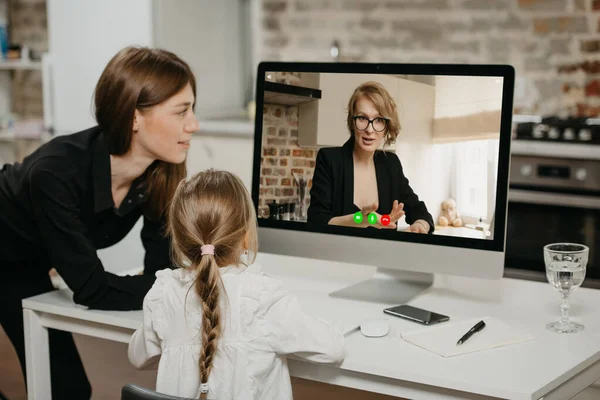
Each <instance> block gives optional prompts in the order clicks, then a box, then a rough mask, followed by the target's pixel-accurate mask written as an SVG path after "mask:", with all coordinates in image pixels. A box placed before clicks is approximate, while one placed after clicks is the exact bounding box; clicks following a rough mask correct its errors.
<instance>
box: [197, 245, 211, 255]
mask: <svg viewBox="0 0 600 400" xmlns="http://www.w3.org/2000/svg"><path fill="white" fill-rule="evenodd" d="M205 254H212V255H214V254H215V246H213V245H212V244H205V245H204V246H202V247H200V255H205Z"/></svg>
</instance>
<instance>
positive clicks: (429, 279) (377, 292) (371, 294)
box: [329, 268, 433, 305]
mask: <svg viewBox="0 0 600 400" xmlns="http://www.w3.org/2000/svg"><path fill="white" fill-rule="evenodd" d="M432 284H433V274H431V273H426V272H409V271H398V270H394V269H385V268H377V271H376V272H375V274H374V275H373V277H372V278H371V279H367V280H366V281H362V282H359V283H357V284H355V285H352V286H348V287H345V288H343V289H340V290H337V291H335V292H331V293H330V294H329V295H330V296H331V297H340V298H345V299H351V300H362V301H370V302H376V303H387V304H390V305H399V304H405V303H407V302H409V301H410V300H411V299H412V298H414V297H416V296H417V295H419V294H421V293H422V292H423V291H425V290H426V289H428V288H429V287H431V285H432Z"/></svg>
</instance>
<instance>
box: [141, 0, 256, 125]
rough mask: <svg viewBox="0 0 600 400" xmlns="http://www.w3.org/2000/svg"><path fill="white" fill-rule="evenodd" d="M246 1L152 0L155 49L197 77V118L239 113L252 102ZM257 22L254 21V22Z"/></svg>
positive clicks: (251, 14)
mask: <svg viewBox="0 0 600 400" xmlns="http://www.w3.org/2000/svg"><path fill="white" fill-rule="evenodd" d="M253 3H256V1H249V0H219V1H208V0H177V2H176V5H175V3H174V2H173V1H172V0H154V10H153V12H154V17H153V32H154V45H155V46H156V47H160V48H164V49H167V50H170V51H172V52H174V53H175V54H177V55H178V56H179V57H181V58H182V59H183V60H185V61H186V62H187V63H188V64H189V65H190V67H191V68H192V70H193V71H194V74H195V75H196V82H197V87H198V90H197V98H196V112H197V115H198V116H199V118H207V117H212V116H223V115H238V114H240V113H243V112H244V110H245V109H246V106H247V104H248V102H250V101H251V100H253V98H254V74H255V73H256V72H255V65H254V63H253V62H252V57H253V54H252V51H253V43H252V42H253V40H252V34H251V30H252V27H253V24H258V23H260V20H259V19H258V17H256V16H255V10H256V7H255V5H254V4H253ZM255 21H258V22H255Z"/></svg>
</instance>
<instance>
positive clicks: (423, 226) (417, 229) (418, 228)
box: [404, 219, 430, 233]
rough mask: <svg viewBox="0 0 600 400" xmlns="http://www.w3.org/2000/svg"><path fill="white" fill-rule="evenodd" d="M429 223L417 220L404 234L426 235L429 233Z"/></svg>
mask: <svg viewBox="0 0 600 400" xmlns="http://www.w3.org/2000/svg"><path fill="white" fill-rule="evenodd" d="M429 228H430V227H429V223H428V222H427V221H424V220H422V219H418V220H416V221H415V222H413V224H412V225H411V226H409V227H408V228H406V229H405V230H404V232H413V233H428V232H429Z"/></svg>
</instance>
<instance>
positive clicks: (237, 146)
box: [187, 133, 254, 192]
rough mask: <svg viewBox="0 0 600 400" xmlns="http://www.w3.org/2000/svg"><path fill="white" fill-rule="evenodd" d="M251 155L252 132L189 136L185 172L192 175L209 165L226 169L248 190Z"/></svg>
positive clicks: (252, 152) (209, 166)
mask: <svg viewBox="0 0 600 400" xmlns="http://www.w3.org/2000/svg"><path fill="white" fill-rule="evenodd" d="M253 157H254V136H253V135H245V134H240V135H237V136H233V135H231V134H230V135H227V136H225V135H223V136H219V134H215V135H209V133H203V134H196V135H194V137H193V138H192V142H191V146H190V150H189V152H188V161H187V167H188V175H189V176H191V175H193V174H195V173H198V172H200V171H203V170H206V169H208V168H215V169H220V170H225V171H229V172H231V173H234V174H235V175H237V176H239V177H240V179H241V180H242V182H244V184H245V185H246V188H247V189H248V191H249V192H250V191H251V186H252V160H253Z"/></svg>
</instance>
